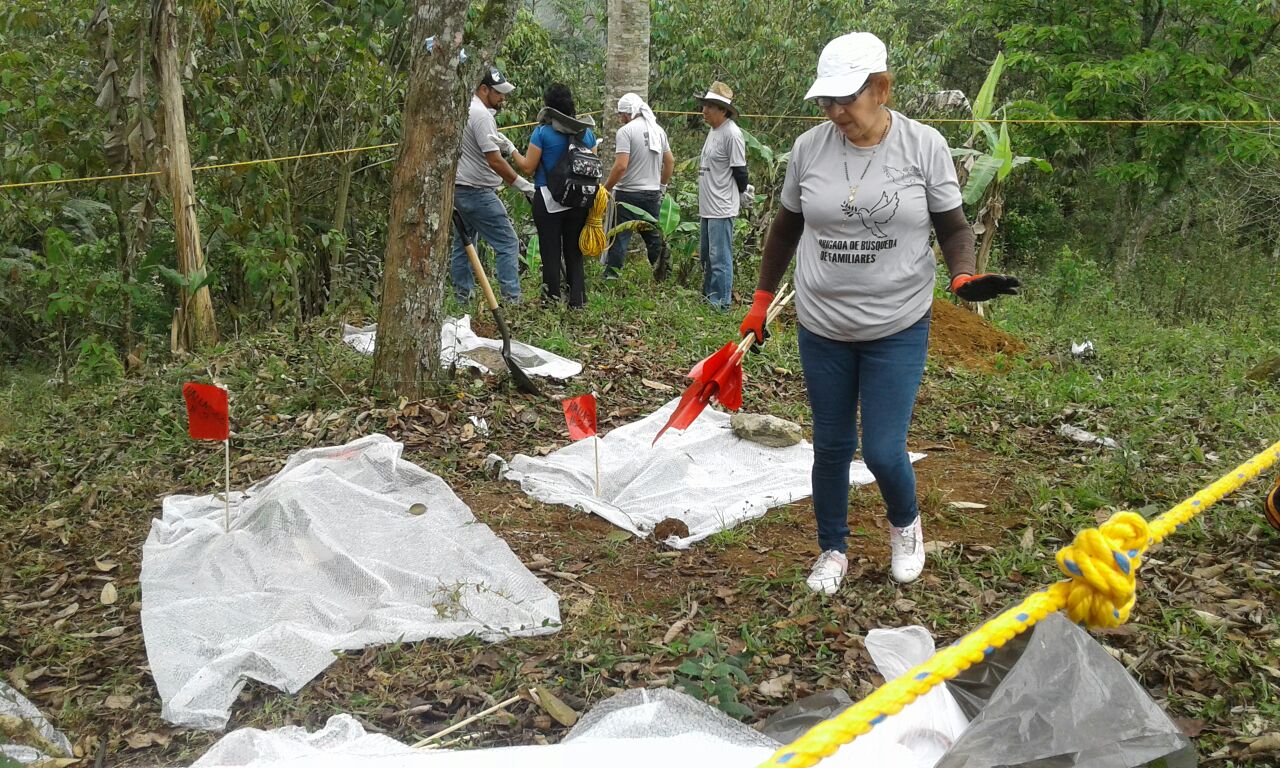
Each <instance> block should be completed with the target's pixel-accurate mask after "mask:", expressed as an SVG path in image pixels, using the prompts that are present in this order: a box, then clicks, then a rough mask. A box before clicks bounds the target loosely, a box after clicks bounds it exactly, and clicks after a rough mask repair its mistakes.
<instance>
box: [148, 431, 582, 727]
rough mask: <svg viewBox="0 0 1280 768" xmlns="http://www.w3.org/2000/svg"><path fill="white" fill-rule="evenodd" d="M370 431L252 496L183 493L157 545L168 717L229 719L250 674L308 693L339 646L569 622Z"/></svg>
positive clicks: (426, 477)
mask: <svg viewBox="0 0 1280 768" xmlns="http://www.w3.org/2000/svg"><path fill="white" fill-rule="evenodd" d="M401 450H402V445H401V444H400V443H397V442H394V441H392V440H391V439H390V438H388V437H386V436H385V435H371V436H369V437H365V438H361V439H359V440H356V441H354V442H351V443H348V444H347V445H342V446H334V447H329V448H317V449H311V450H305V451H300V452H298V453H296V454H294V455H293V456H292V457H290V459H289V461H288V463H287V464H286V465H285V467H284V469H282V470H281V471H280V473H279V474H278V475H276V476H275V477H273V478H271V479H269V480H267V481H264V482H262V483H260V484H258V485H256V486H254V487H252V488H250V489H249V490H248V491H247V492H246V493H244V494H239V493H233V494H232V499H231V508H232V509H231V531H230V533H227V532H224V530H223V503H222V500H221V498H215V497H213V496H202V497H193V496H170V497H168V498H166V499H165V500H164V512H163V517H162V518H161V519H159V520H154V521H152V527H151V534H150V535H149V536H148V537H147V542H146V544H145V546H144V547H143V550H142V578H141V581H142V627H143V632H144V637H145V640H146V645H147V656H148V659H149V661H150V665H151V670H152V674H153V675H154V677H155V681H156V687H157V688H158V689H159V691H160V697H161V699H162V701H163V704H164V706H163V710H162V714H163V716H164V717H165V719H167V720H169V721H171V722H174V723H178V724H181V725H188V726H194V727H198V728H208V729H215V730H216V729H221V728H223V727H225V725H226V721H227V718H228V716H229V712H230V707H231V704H232V703H233V701H234V700H235V697H236V694H237V693H238V692H239V691H240V689H241V688H242V687H243V686H244V684H245V681H246V678H253V679H255V680H260V681H262V682H264V683H267V684H269V685H274V686H276V687H278V688H283V689H284V690H286V691H289V692H294V691H297V690H298V689H299V688H301V687H302V686H303V685H304V684H306V682H307V681H309V680H310V679H311V678H313V677H315V676H316V675H317V674H319V673H320V672H321V671H322V670H323V669H325V668H326V667H328V666H329V665H330V664H331V663H332V662H333V660H334V654H333V651H334V650H337V649H356V648H362V647H364V646H367V645H374V644H378V643H393V642H398V641H416V640H423V639H426V638H453V637H459V636H462V635H469V634H475V635H479V636H480V637H482V638H484V639H485V640H488V641H495V642H496V641H499V640H502V639H504V638H506V637H510V636H515V635H540V634H546V633H550V632H554V631H556V630H557V629H558V627H559V622H560V612H559V601H558V599H557V597H556V595H555V593H553V592H552V591H551V590H549V589H548V588H547V587H546V586H544V585H543V584H542V582H540V581H538V579H537V578H536V577H535V576H533V574H531V573H530V572H529V571H528V569H526V568H525V567H524V565H523V564H522V563H521V562H520V560H519V559H518V558H517V557H516V556H515V554H514V553H512V551H511V549H510V548H509V547H508V546H507V544H506V542H504V541H503V540H502V539H500V538H498V537H497V536H496V535H494V533H493V532H492V531H491V530H489V528H488V527H487V526H485V525H482V524H480V523H478V522H476V520H475V517H474V516H473V515H472V514H471V510H470V509H468V508H467V506H466V505H465V504H463V503H462V501H461V500H460V499H458V497H457V496H455V495H454V493H453V491H451V490H450V489H449V486H448V485H446V484H445V483H444V481H443V480H441V479H440V478H439V477H436V476H435V475H433V474H431V473H429V472H427V471H426V470H424V469H422V468H420V467H418V466H416V465H415V464H412V463H410V462H408V461H404V460H402V459H401V458H400V453H401Z"/></svg>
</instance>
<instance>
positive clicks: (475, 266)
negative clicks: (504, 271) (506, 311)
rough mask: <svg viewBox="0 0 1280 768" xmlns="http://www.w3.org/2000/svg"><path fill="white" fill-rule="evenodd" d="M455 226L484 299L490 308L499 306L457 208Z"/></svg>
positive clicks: (454, 216) (454, 219)
mask: <svg viewBox="0 0 1280 768" xmlns="http://www.w3.org/2000/svg"><path fill="white" fill-rule="evenodd" d="M453 226H454V227H456V228H457V230H458V237H460V238H462V247H463V248H464V249H466V251H467V260H468V261H470V262H471V272H472V273H473V274H475V276H476V282H478V283H480V290H482V291H484V300H485V303H486V304H487V305H488V307H489V309H490V310H495V309H497V308H498V297H497V296H494V295H493V286H491V285H489V276H488V275H486V274H485V273H484V265H483V264H481V263H480V254H478V253H476V246H475V243H473V242H471V236H470V235H468V234H467V228H466V226H465V225H464V224H463V222H462V216H461V215H460V214H459V213H458V210H457V209H456V208H455V209H454V210H453Z"/></svg>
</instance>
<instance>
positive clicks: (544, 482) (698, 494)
mask: <svg viewBox="0 0 1280 768" xmlns="http://www.w3.org/2000/svg"><path fill="white" fill-rule="evenodd" d="M678 402H679V400H678V399H677V400H672V401H671V402H669V403H667V404H666V405H664V406H663V407H662V408H661V409H659V410H658V411H657V412H655V413H653V414H651V415H649V416H647V417H645V418H643V419H641V420H640V421H636V422H632V423H631V424H627V425H625V426H622V427H619V428H617V429H615V430H613V431H612V432H610V433H608V434H607V435H605V436H604V437H603V438H600V496H599V497H597V496H596V494H595V453H594V450H595V447H594V446H593V445H592V443H593V442H594V440H595V438H587V439H585V440H579V441H577V442H576V443H570V444H569V445H567V446H565V447H564V448H561V449H560V450H558V451H556V452H555V453H552V454H550V455H549V456H545V457H532V456H525V455H524V454H517V455H516V456H515V458H513V459H512V460H511V464H510V467H509V468H508V469H507V470H506V472H505V474H504V477H506V478H507V479H508V480H512V481H514V482H517V483H519V484H520V487H521V488H522V489H523V490H524V492H525V493H527V494H528V495H529V496H531V497H532V498H535V499H537V500H538V501H541V502H544V503H547V504H565V505H568V506H571V507H577V508H579V509H585V510H586V511H588V512H594V513H595V514H597V515H600V516H601V517H603V518H604V519H606V520H608V521H609V522H611V523H613V524H614V525H616V526H618V527H619V528H623V529H625V530H627V531H630V532H631V533H633V534H635V535H637V536H641V537H644V536H648V535H650V534H651V533H652V532H653V529H654V527H655V526H656V525H658V523H660V522H662V521H663V520H665V519H667V518H673V519H675V520H679V521H682V522H683V523H684V524H685V525H687V526H688V527H689V535H688V536H684V537H680V536H675V535H673V536H669V537H667V539H666V540H665V542H664V543H665V544H667V545H668V546H671V547H674V548H676V549H685V548H687V547H689V545H691V544H693V543H694V542H696V541H699V540H701V539H705V538H706V537H708V536H710V535H711V534H713V533H716V532H717V531H723V530H725V529H728V528H732V527H733V526H735V525H737V524H738V523H741V522H743V521H744V520H751V519H753V518H757V517H760V516H761V515H763V514H764V513H765V512H766V511H768V510H769V509H770V508H771V507H777V506H782V505H784V504H790V503H791V502H793V501H799V500H800V499H804V498H806V497H808V496H810V495H812V493H813V486H812V483H811V482H810V477H809V476H810V470H811V469H812V467H813V446H812V445H811V444H810V443H809V442H807V441H802V442H801V443H799V444H798V445H793V446H790V447H788V448H767V447H765V446H763V445H760V444H758V443H754V442H751V441H749V440H743V439H741V438H739V437H737V436H736V435H734V434H733V429H732V428H731V427H730V426H729V416H728V415H727V414H725V413H722V412H720V411H716V410H713V409H711V408H707V409H706V410H705V411H703V412H702V415H701V416H699V417H698V420H697V421H695V422H694V423H693V425H692V426H690V427H689V429H687V430H685V431H684V432H677V431H675V430H668V431H667V432H666V433H665V434H664V435H663V436H662V439H661V440H659V441H658V443H657V445H654V446H652V447H650V443H651V442H653V436H654V435H656V434H657V433H658V430H659V429H661V428H662V425H663V424H665V423H666V422H667V419H668V418H669V417H670V415H671V412H672V410H674V408H675V407H676V404H677V403H678ZM922 458H924V454H920V453H913V454H911V460H912V461H913V462H914V461H918V460H920V459H922ZM849 480H850V482H851V483H853V484H854V485H866V484H867V483H871V482H875V478H873V477H872V476H871V472H870V471H869V470H868V469H867V468H866V465H864V464H863V463H862V462H860V461H855V462H854V463H853V465H852V466H851V467H850V469H849Z"/></svg>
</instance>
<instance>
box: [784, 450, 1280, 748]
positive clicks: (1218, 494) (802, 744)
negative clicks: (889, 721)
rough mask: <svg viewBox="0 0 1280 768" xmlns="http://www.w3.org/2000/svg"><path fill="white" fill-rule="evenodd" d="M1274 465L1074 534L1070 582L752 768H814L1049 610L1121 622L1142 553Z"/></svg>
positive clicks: (1065, 564)
mask: <svg viewBox="0 0 1280 768" xmlns="http://www.w3.org/2000/svg"><path fill="white" fill-rule="evenodd" d="M1277 461H1280V441H1277V442H1276V443H1274V444H1273V445H1272V446H1271V447H1270V448H1267V449H1266V450H1265V451H1263V452H1262V453H1259V454H1258V455H1256V456H1254V457H1253V458H1251V459H1249V460H1248V461H1246V462H1245V463H1243V464H1241V465H1240V466H1238V467H1236V468H1235V469H1233V470H1232V471H1231V472H1229V473H1227V474H1226V475H1223V476H1222V477H1221V478H1219V479H1218V480H1216V481H1214V482H1213V483H1212V484H1210V485H1209V486H1208V487H1207V488H1205V489H1203V490H1201V491H1200V492H1199V493H1197V494H1196V495H1194V496H1192V497H1191V498H1189V499H1187V500H1185V501H1183V502H1182V503H1181V504H1178V505H1177V506H1176V507H1174V508H1173V509H1171V510H1169V511H1168V512H1165V513H1164V514H1162V515H1160V516H1159V517H1157V518H1156V519H1154V520H1152V521H1151V522H1149V523H1148V522H1147V521H1146V520H1145V519H1143V517H1142V516H1141V515H1139V514H1137V513H1134V512H1118V513H1116V514H1114V515H1112V516H1111V519H1110V520H1108V521H1107V522H1106V523H1103V524H1102V525H1101V526H1099V527H1098V528H1088V529H1085V530H1083V531H1081V532H1080V533H1079V534H1077V535H1076V538H1075V541H1074V542H1072V543H1071V545H1070V546H1068V547H1064V548H1063V549H1062V550H1061V551H1060V552H1059V553H1058V567H1059V568H1060V569H1061V570H1062V572H1063V573H1064V574H1066V575H1067V576H1069V577H1070V579H1069V580H1066V581H1059V582H1057V583H1055V584H1052V585H1050V586H1049V587H1048V588H1046V589H1042V590H1040V591H1039V592H1035V593H1034V594H1032V595H1030V596H1028V597H1027V598H1026V599H1025V600H1023V601H1022V602H1021V603H1019V604H1017V605H1016V606H1014V607H1012V608H1010V609H1009V610H1007V611H1005V612H1003V613H1001V614H999V615H998V616H996V617H995V618H993V619H991V620H989V621H987V622H986V623H985V624H983V625H981V626H980V627H978V628H977V629H975V630H974V631H972V632H970V633H969V634H967V635H965V636H964V637H962V638H960V639H959V640H957V641H956V642H955V643H953V644H952V645H951V646H950V647H948V648H944V649H943V650H941V651H938V652H937V653H935V654H934V655H933V656H932V657H931V658H930V659H929V660H927V661H925V662H924V663H922V664H920V665H918V666H916V667H915V668H913V669H911V670H910V671H908V672H907V673H906V674H905V675H903V676H901V677H899V678H897V679H895V680H892V681H890V682H888V683H885V684H884V685H882V686H880V688H879V689H877V690H876V691H875V692H874V693H872V694H871V695H870V696H868V697H866V698H865V699H863V700H862V701H860V702H858V703H857V704H855V705H853V706H852V707H850V708H849V709H846V710H845V711H844V712H842V713H841V714H839V715H837V716H836V717H833V718H831V719H830V720H826V721H824V722H821V723H819V724H817V725H815V726H814V727H813V728H811V729H809V731H808V732H807V733H805V734H804V735H803V736H801V737H800V738H799V739H796V740H795V741H793V742H792V743H790V744H788V745H787V746H785V747H783V748H782V749H779V750H778V751H777V752H775V753H774V754H773V756H772V757H770V758H769V760H768V761H766V762H764V763H761V765H760V766H759V768H809V766H813V765H817V764H818V763H819V762H821V761H822V760H823V758H826V757H830V756H831V755H832V754H834V753H835V751H836V750H837V749H839V748H840V747H841V746H843V745H845V744H848V743H849V742H851V741H853V740H854V739H856V738H858V737H859V736H861V735H862V734H864V733H867V732H868V731H870V730H871V729H872V728H873V727H875V726H876V725H878V724H879V723H881V722H882V721H884V719H885V718H887V717H889V716H890V715H894V714H897V713H898V712H900V711H902V708H903V707H905V706H907V705H908V704H910V703H911V702H913V701H915V700H916V699H917V698H918V697H920V696H922V695H924V694H925V693H928V692H929V690H931V689H932V688H933V687H934V686H936V685H940V684H941V683H943V682H945V681H947V680H950V679H952V678H954V677H955V676H956V675H958V674H960V673H961V672H963V671H964V670H966V669H968V668H969V667H971V666H973V665H974V664H977V663H978V662H980V661H982V659H983V658H984V657H985V656H987V655H989V654H991V653H992V652H994V651H995V649H997V648H999V647H1001V646H1003V645H1004V644H1005V643H1007V642H1009V640H1010V639H1012V638H1013V637H1014V636H1016V635H1018V634H1020V633H1022V632H1025V631H1026V630H1027V629H1029V628H1031V627H1032V626H1034V625H1035V624H1036V622H1038V621H1040V620H1041V619H1043V618H1044V617H1045V616H1047V615H1048V614H1050V613H1052V612H1054V611H1058V610H1062V609H1064V608H1065V609H1066V610H1067V615H1068V616H1069V617H1070V618H1071V620H1072V621H1075V622H1082V623H1086V624H1088V625H1089V626H1095V627H1097V626H1101V627H1113V626H1116V625H1119V624H1122V623H1124V622H1125V621H1127V620H1128V618H1129V611H1130V610H1131V609H1132V608H1133V604H1134V600H1135V593H1136V589H1137V572H1138V568H1139V567H1140V566H1141V564H1142V557H1143V555H1144V554H1145V553H1146V551H1147V549H1148V548H1150V547H1152V546H1154V545H1156V544H1159V543H1160V542H1161V541H1162V540H1163V539H1164V538H1165V537H1166V536H1168V535H1169V534H1171V533H1173V532H1174V531H1175V530H1177V529H1178V528H1179V527H1181V526H1182V525H1184V524H1185V523H1186V522H1187V521H1189V520H1190V519H1191V518H1193V517H1195V516H1196V515H1198V514H1200V513H1201V512H1203V511H1204V510H1206V509H1208V508H1209V507H1210V506H1212V505H1213V504H1215V503H1217V502H1218V501H1220V500H1221V499H1222V498H1223V497H1224V496H1226V495H1228V494H1230V493H1232V492H1233V491H1236V490H1238V489H1239V488H1240V487H1241V486H1243V485H1244V484H1245V483H1247V482H1249V481H1250V480H1252V479H1254V478H1256V477H1257V476H1258V475H1259V474H1261V473H1262V472H1263V471H1265V470H1266V469H1267V468H1268V467H1271V466H1272V465H1274V464H1276V463H1277Z"/></svg>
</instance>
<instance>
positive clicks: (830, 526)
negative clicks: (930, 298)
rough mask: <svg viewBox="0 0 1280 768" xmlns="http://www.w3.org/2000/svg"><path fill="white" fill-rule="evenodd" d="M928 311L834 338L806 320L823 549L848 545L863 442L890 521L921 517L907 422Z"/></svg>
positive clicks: (924, 348)
mask: <svg viewBox="0 0 1280 768" xmlns="http://www.w3.org/2000/svg"><path fill="white" fill-rule="evenodd" d="M929 322H930V313H926V314H925V316H924V317H922V318H920V320H918V321H917V322H916V323H915V324H914V325H911V326H909V327H908V328H905V329H903V330H901V331H898V332H897V333H895V334H893V335H891V336H886V337H885V338H883V339H876V340H875V341H860V342H847V341H835V340H832V339H828V338H826V337H823V336H819V335H818V334H816V333H813V332H812V331H809V330H808V329H806V328H805V327H804V326H800V331H799V336H800V363H801V366H802V367H803V368H804V383H805V387H806V389H807V390H808V394H809V407H810V409H811V410H812V412H813V475H812V479H813V514H814V517H816V518H817V521H818V546H819V547H820V548H821V549H822V551H824V552H825V551H827V550H829V549H834V550H837V551H839V552H844V551H846V549H847V547H848V543H847V542H846V539H847V538H848V536H849V464H850V462H852V461H853V453H854V451H855V450H856V449H857V447H858V407H859V406H861V412H862V460H863V461H864V462H865V463H866V465H867V469H869V470H871V474H872V475H874V476H875V478H876V483H877V484H878V485H879V486H880V494H881V496H882V497H883V498H884V503H885V510H886V513H887V516H888V518H889V522H890V524H892V525H896V526H899V527H903V526H907V525H910V524H911V523H912V521H914V520H915V519H916V516H917V515H918V514H919V507H918V505H917V503H916V474H915V470H914V469H912V467H911V459H910V457H909V456H908V454H907V426H908V425H909V424H910V423H911V411H912V409H913V408H914V407H915V402H916V392H917V390H919V388H920V379H921V377H922V376H923V374H924V364H925V357H926V355H927V353H928V349H929Z"/></svg>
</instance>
